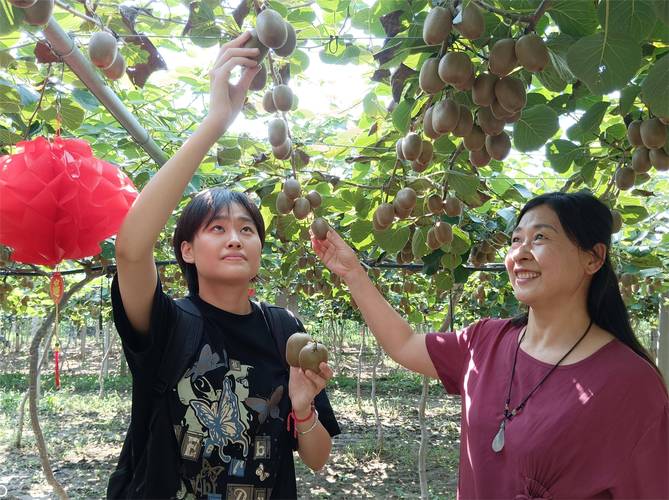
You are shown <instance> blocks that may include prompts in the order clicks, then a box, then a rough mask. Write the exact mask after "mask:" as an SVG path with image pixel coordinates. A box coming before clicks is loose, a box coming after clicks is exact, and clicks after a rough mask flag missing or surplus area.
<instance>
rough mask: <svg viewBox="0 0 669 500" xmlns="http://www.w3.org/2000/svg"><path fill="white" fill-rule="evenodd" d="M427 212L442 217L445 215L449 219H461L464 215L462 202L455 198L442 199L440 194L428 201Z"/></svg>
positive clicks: (434, 195)
mask: <svg viewBox="0 0 669 500" xmlns="http://www.w3.org/2000/svg"><path fill="white" fill-rule="evenodd" d="M425 203H426V208H427V210H426V212H429V213H432V214H435V215H441V214H443V213H445V214H446V215H448V216H449V217H459V216H460V214H462V202H461V201H460V200H458V199H457V198H456V197H455V196H447V197H446V198H442V197H441V196H439V195H438V194H436V193H435V194H431V195H430V196H428V197H427V199H426V202H425Z"/></svg>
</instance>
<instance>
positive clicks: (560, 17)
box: [548, 0, 597, 37]
mask: <svg viewBox="0 0 669 500" xmlns="http://www.w3.org/2000/svg"><path fill="white" fill-rule="evenodd" d="M548 13H549V14H550V16H551V17H552V18H553V19H554V20H555V22H556V24H557V25H558V26H559V28H560V32H562V33H566V34H568V35H572V36H579V37H580V36H584V35H590V34H591V33H594V32H595V30H596V29H597V12H596V11H595V4H594V3H593V2H590V1H587V0H586V1H584V0H558V1H556V2H551V4H550V6H549V8H548Z"/></svg>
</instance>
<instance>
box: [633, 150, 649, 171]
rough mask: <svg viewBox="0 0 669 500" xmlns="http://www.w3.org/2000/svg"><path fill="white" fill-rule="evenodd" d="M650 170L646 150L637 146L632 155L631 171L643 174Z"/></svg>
mask: <svg viewBox="0 0 669 500" xmlns="http://www.w3.org/2000/svg"><path fill="white" fill-rule="evenodd" d="M650 168H651V163H650V156H649V154H648V149H647V148H645V147H644V146H639V147H637V148H636V150H635V151H634V154H633V155H632V169H633V170H634V171H635V172H636V173H637V174H645V173H646V172H648V171H649V170H650Z"/></svg>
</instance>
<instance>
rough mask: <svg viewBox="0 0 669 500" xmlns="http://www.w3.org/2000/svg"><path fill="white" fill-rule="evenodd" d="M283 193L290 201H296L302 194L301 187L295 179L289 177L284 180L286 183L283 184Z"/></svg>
mask: <svg viewBox="0 0 669 500" xmlns="http://www.w3.org/2000/svg"><path fill="white" fill-rule="evenodd" d="M283 192H284V193H286V196H288V198H290V199H291V200H296V199H297V198H299V197H300V195H301V194H302V186H300V183H299V181H298V180H297V179H295V178H294V177H291V178H290V179H286V182H284V183H283Z"/></svg>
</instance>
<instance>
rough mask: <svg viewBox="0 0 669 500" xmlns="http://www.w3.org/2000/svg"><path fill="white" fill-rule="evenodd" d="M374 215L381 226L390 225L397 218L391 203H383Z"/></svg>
mask: <svg viewBox="0 0 669 500" xmlns="http://www.w3.org/2000/svg"><path fill="white" fill-rule="evenodd" d="M374 217H375V218H376V220H377V222H378V223H379V224H380V225H381V226H383V227H388V226H390V225H391V224H392V223H393V221H394V220H395V209H394V208H393V206H392V205H391V204H390V203H381V204H380V205H379V206H378V208H377V209H376V211H375V212H374Z"/></svg>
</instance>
